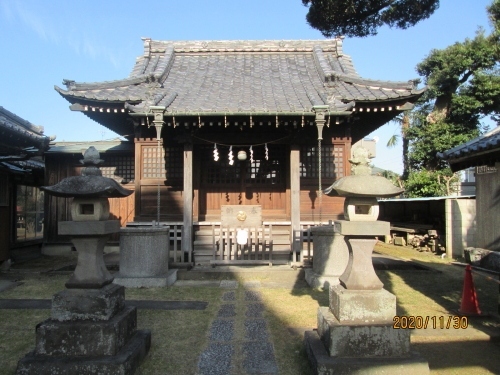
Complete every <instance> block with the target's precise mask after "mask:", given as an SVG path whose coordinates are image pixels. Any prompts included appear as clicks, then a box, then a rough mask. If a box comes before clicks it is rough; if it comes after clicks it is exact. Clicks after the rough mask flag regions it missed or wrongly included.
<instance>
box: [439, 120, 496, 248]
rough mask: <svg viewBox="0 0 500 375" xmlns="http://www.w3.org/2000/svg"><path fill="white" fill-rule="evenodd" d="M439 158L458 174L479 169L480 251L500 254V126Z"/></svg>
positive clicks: (442, 154)
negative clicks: (463, 170)
mask: <svg viewBox="0 0 500 375" xmlns="http://www.w3.org/2000/svg"><path fill="white" fill-rule="evenodd" d="M438 157H440V158H441V159H443V160H446V161H447V162H448V163H449V164H450V167H451V169H452V170H453V171H454V172H456V171H459V170H462V169H466V168H471V167H475V183H476V222H477V224H476V225H477V229H476V230H477V232H476V247H480V248H484V249H489V250H496V251H500V233H499V231H498V228H499V226H500V198H499V197H500V126H497V127H496V128H494V129H493V130H491V131H489V132H487V133H486V134H484V135H482V136H479V137H477V138H475V139H473V140H471V141H469V142H466V143H464V144H461V145H458V146H457V147H454V148H452V149H449V150H446V151H444V152H442V153H438Z"/></svg>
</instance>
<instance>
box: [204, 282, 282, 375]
mask: <svg viewBox="0 0 500 375" xmlns="http://www.w3.org/2000/svg"><path fill="white" fill-rule="evenodd" d="M261 299H262V297H261V292H260V291H257V290H250V291H249V290H243V289H239V290H231V291H227V292H225V293H224V294H223V295H222V296H221V300H222V301H223V303H222V304H221V305H220V308H219V311H218V313H217V318H216V319H215V320H214V321H213V322H212V325H211V327H210V331H209V335H208V339H209V344H208V346H207V348H206V349H205V350H204V351H203V352H202V354H201V355H200V357H199V360H198V374H199V375H212V374H215V375H219V374H224V375H244V374H255V375H258V374H277V373H278V365H277V362H276V357H275V354H274V347H273V344H272V342H271V341H270V335H269V332H268V328H267V322H266V320H265V319H264V318H263V313H264V311H265V306H264V304H263V303H260V301H261ZM229 301H230V302H232V303H224V302H229ZM243 311H245V313H244V315H243V314H242V312H243ZM237 326H240V327H241V328H242V330H241V331H238V330H237V329H236V327H237ZM221 344H226V345H221ZM229 344H231V345H232V346H230V347H229V346H227V345H229ZM231 350H232V352H231ZM219 361H220V363H219Z"/></svg>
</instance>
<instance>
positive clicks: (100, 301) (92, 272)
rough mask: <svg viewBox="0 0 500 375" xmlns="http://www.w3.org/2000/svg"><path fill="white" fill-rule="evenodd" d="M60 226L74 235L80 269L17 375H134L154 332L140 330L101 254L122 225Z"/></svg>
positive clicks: (38, 329)
mask: <svg viewBox="0 0 500 375" xmlns="http://www.w3.org/2000/svg"><path fill="white" fill-rule="evenodd" d="M59 224H60V225H59V233H61V234H66V235H72V236H73V237H72V242H73V244H74V246H75V247H76V249H77V251H78V263H77V267H76V269H75V272H74V274H73V275H72V276H71V278H70V280H69V281H68V282H67V283H66V287H67V288H68V289H65V290H63V291H61V292H58V293H56V294H55V295H54V296H53V297H52V309H51V317H50V318H49V319H47V320H45V321H43V322H41V323H39V324H38V325H37V327H36V344H35V350H34V351H33V352H30V353H28V354H27V355H26V356H25V357H24V358H22V359H21V360H20V361H19V363H18V367H17V374H23V375H25V374H37V375H38V374H56V373H57V374H110V375H111V374H117V375H118V374H132V373H133V372H134V371H135V369H136V368H137V367H138V365H139V363H140V362H141V361H142V360H143V359H144V357H145V356H146V354H147V353H148V351H149V348H150V346H151V332H150V331H148V330H144V331H137V330H136V327H137V309H136V308H135V307H125V288H124V287H123V286H119V285H115V284H112V283H111V282H112V281H113V277H112V276H111V274H110V273H109V271H108V270H107V269H106V267H105V265H104V260H103V256H102V249H103V247H104V244H105V243H106V239H107V237H108V235H109V234H110V233H114V232H116V231H118V228H119V227H120V223H119V222H118V221H116V220H106V221H91V222H74V221H71V222H61V223H59ZM89 232H90V233H92V234H89ZM83 233H85V234H83Z"/></svg>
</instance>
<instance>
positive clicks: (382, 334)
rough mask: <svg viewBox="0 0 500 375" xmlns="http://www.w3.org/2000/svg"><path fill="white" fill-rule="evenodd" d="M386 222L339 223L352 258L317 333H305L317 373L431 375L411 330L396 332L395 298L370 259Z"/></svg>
mask: <svg viewBox="0 0 500 375" xmlns="http://www.w3.org/2000/svg"><path fill="white" fill-rule="evenodd" d="M388 226H389V223H388V222H382V221H366V222H363V221H357V222H351V221H336V222H335V223H334V230H335V232H337V233H339V234H341V235H343V236H345V238H346V242H347V245H348V248H349V260H348V262H347V266H346V269H345V271H344V273H343V274H342V275H341V276H340V278H339V280H340V284H339V285H333V286H330V302H329V307H320V308H319V309H318V329H317V330H316V331H307V332H306V333H305V337H304V339H305V345H306V351H307V353H308V357H309V360H310V361H311V364H312V365H313V368H314V370H315V373H316V374H322V375H323V374H324V375H326V374H332V375H333V374H336V375H337V374H353V373H363V374H403V373H404V374H428V373H429V366H428V364H427V361H426V360H425V359H423V358H421V357H420V356H419V355H418V353H415V352H411V350H410V331H409V330H402V329H394V328H393V318H394V316H395V315H396V296H394V295H393V294H391V293H389V292H388V291H386V290H384V289H382V287H383V284H382V282H381V281H380V280H379V279H378V277H377V275H376V274H375V270H374V269H373V264H372V260H371V255H372V251H373V247H374V246H375V243H376V240H375V239H374V237H375V236H377V235H381V234H384V233H386V231H387V229H388Z"/></svg>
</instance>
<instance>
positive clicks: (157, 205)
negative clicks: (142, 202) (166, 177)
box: [156, 138, 161, 225]
mask: <svg viewBox="0 0 500 375" xmlns="http://www.w3.org/2000/svg"><path fill="white" fill-rule="evenodd" d="M156 152H157V154H158V157H157V159H158V160H157V164H158V168H157V169H158V172H157V176H156V178H157V179H158V189H157V192H156V225H160V177H161V168H160V165H161V154H160V152H161V148H160V138H158V145H157V151H156Z"/></svg>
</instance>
